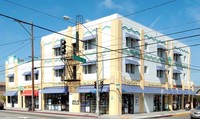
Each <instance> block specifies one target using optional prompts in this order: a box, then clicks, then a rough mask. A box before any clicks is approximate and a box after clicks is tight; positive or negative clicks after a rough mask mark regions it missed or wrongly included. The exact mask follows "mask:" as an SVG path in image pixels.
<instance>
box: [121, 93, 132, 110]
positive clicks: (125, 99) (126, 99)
mask: <svg viewBox="0 0 200 119" xmlns="http://www.w3.org/2000/svg"><path fill="white" fill-rule="evenodd" d="M122 113H123V114H133V113H134V95H132V94H123V95H122Z"/></svg>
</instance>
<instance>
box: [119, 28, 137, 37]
mask: <svg viewBox="0 0 200 119" xmlns="http://www.w3.org/2000/svg"><path fill="white" fill-rule="evenodd" d="M122 29H123V30H127V31H128V32H132V33H134V34H136V35H138V36H140V32H138V31H136V30H133V29H132V28H128V27H127V26H122Z"/></svg>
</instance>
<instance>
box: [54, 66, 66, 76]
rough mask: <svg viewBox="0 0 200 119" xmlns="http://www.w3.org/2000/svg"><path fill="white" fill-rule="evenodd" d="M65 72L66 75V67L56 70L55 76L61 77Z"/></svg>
mask: <svg viewBox="0 0 200 119" xmlns="http://www.w3.org/2000/svg"><path fill="white" fill-rule="evenodd" d="M63 74H64V75H65V68H62V69H55V70H54V76H55V77H61V76H62V75H63Z"/></svg>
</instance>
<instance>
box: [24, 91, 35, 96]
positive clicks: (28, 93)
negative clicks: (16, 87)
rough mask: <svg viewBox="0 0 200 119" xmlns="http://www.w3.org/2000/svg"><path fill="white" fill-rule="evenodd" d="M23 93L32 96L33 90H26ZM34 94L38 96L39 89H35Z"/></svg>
mask: <svg viewBox="0 0 200 119" xmlns="http://www.w3.org/2000/svg"><path fill="white" fill-rule="evenodd" d="M22 95H24V96H32V90H24V91H23V92H22ZM34 96H38V91H37V90H35V91H34Z"/></svg>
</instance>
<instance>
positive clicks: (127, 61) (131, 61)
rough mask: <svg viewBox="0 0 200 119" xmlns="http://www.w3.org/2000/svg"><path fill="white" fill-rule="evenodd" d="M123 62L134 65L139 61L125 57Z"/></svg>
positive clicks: (137, 64)
mask: <svg viewBox="0 0 200 119" xmlns="http://www.w3.org/2000/svg"><path fill="white" fill-rule="evenodd" d="M125 64H134V65H136V66H139V65H140V64H139V62H137V61H134V60H130V59H125Z"/></svg>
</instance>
